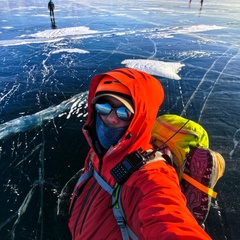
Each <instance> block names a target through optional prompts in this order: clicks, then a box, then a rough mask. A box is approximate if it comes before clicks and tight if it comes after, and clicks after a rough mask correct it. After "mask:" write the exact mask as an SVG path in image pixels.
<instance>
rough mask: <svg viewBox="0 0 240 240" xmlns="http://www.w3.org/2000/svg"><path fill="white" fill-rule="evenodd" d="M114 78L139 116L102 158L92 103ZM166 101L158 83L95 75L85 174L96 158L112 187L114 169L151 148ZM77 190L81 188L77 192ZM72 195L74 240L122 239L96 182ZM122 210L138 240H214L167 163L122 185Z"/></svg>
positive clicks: (121, 73) (142, 77)
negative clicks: (104, 83)
mask: <svg viewBox="0 0 240 240" xmlns="http://www.w3.org/2000/svg"><path fill="white" fill-rule="evenodd" d="M105 75H109V76H111V77H113V78H115V79H117V80H119V81H120V82H121V83H122V84H124V85H125V86H127V87H128V89H129V90H130V92H131V95H132V99H133V105H134V111H135V114H134V117H133V119H132V121H131V123H130V125H129V127H128V129H127V131H126V133H125V134H124V135H123V137H122V138H121V140H120V141H119V143H117V144H116V145H115V146H112V147H110V149H109V150H108V151H107V153H105V154H104V155H102V154H101V153H99V151H98V149H97V148H96V144H95V143H96V141H97V138H96V137H95V135H96V134H95V130H94V126H95V112H94V110H93V105H92V100H93V98H94V96H95V92H96V88H97V85H98V83H99V82H100V80H101V79H102V77H103V76H105ZM163 99H164V92H163V89H162V85H161V84H160V82H159V81H158V80H156V79H155V78H153V77H152V76H150V75H149V74H146V73H144V72H141V71H137V70H134V69H127V68H121V69H115V70H112V71H109V72H107V73H105V74H100V75H97V76H95V77H94V78H93V79H92V81H91V84H90V89H89V97H88V106H89V107H88V118H87V121H86V124H85V125H84V127H83V133H84V135H85V137H86V139H87V141H88V143H89V145H90V148H91V149H90V151H89V153H88V156H87V158H86V160H85V166H84V167H85V171H87V170H88V166H89V160H90V159H91V161H92V165H93V168H94V169H95V171H97V173H98V174H99V175H100V176H101V177H102V178H103V179H104V180H105V181H106V182H107V183H108V184H109V185H110V186H112V187H113V186H114V185H115V180H114V179H113V177H112V176H111V174H110V170H111V169H112V168H113V167H114V166H116V165H117V163H119V162H120V161H122V160H123V158H124V156H126V155H127V154H129V153H131V152H133V151H135V150H138V149H140V148H141V149H142V150H143V151H146V150H149V149H152V146H151V145H150V143H149V142H150V138H151V130H152V127H153V124H154V121H155V119H156V116H157V113H158V109H159V107H160V105H161V104H162V101H163ZM75 190H76V189H75ZM78 192H79V194H78V195H75V194H73V198H72V202H71V207H70V219H69V229H70V231H71V234H72V239H73V240H80V239H81V240H90V239H91V240H95V239H96V240H101V239H104V240H106V239H109V240H110V239H111V240H112V239H117V240H118V239H122V235H121V232H120V229H119V227H118V225H117V223H116V220H115V217H114V215H113V211H112V208H111V196H110V195H109V194H108V193H107V192H106V191H105V190H104V189H102V188H101V186H100V185H99V184H98V182H97V181H96V179H95V178H94V177H91V178H90V179H87V180H86V181H84V182H83V183H82V184H81V185H80V186H79V187H78ZM121 199H122V207H123V209H124V213H125V216H126V222H127V224H128V226H129V227H130V228H131V229H132V230H133V232H134V233H135V234H136V235H137V236H138V239H154V240H156V239H171V240H172V239H184V240H185V239H191V240H192V239H210V238H209V236H208V235H207V234H206V233H205V232H204V230H203V229H202V228H201V227H200V226H199V225H198V224H197V222H196V220H195V219H194V218H193V216H192V215H191V213H190V212H189V210H188V209H187V207H186V200H185V197H184V196H183V194H182V193H181V190H180V187H179V181H178V177H177V174H176V171H175V170H174V168H173V167H171V166H169V165H167V164H166V163H165V162H164V161H155V162H152V163H149V164H146V165H144V166H143V167H142V168H141V169H140V170H138V171H136V172H134V173H133V174H132V175H131V176H130V177H129V179H128V180H127V181H126V182H125V183H124V184H123V187H122V193H121Z"/></svg>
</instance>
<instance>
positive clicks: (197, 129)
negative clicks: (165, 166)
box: [151, 114, 209, 180]
mask: <svg viewBox="0 0 240 240" xmlns="http://www.w3.org/2000/svg"><path fill="white" fill-rule="evenodd" d="M151 143H152V145H153V146H154V147H155V148H160V149H161V148H164V147H165V146H167V147H168V148H169V149H170V151H171V153H172V157H173V164H174V165H173V166H174V168H175V169H176V171H177V174H178V177H179V179H180V180H181V179H182V171H183V167H184V163H185V161H186V157H187V154H188V153H189V152H190V150H191V149H193V148H209V139H208V134H207V132H206V130H205V129H204V128H203V127H202V126H201V125H200V124H198V123H196V122H194V121H192V120H190V119H186V118H183V117H181V116H178V115H175V114H164V115H162V116H159V117H158V118H157V119H156V121H155V123H154V126H153V129H152V139H151Z"/></svg>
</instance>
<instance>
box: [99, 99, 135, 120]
mask: <svg viewBox="0 0 240 240" xmlns="http://www.w3.org/2000/svg"><path fill="white" fill-rule="evenodd" d="M95 110H96V111H97V113H99V114H100V115H108V114H110V113H111V112H112V110H115V112H116V115H117V116H118V118H119V119H121V120H123V121H129V120H131V118H132V116H133V114H132V113H131V112H130V111H129V110H128V109H127V108H126V107H125V106H121V107H118V108H114V107H112V106H111V105H110V104H109V103H96V104H95Z"/></svg>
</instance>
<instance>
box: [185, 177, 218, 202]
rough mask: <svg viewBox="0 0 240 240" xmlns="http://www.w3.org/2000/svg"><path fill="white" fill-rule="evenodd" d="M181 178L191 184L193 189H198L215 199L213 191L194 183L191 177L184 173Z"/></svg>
mask: <svg viewBox="0 0 240 240" xmlns="http://www.w3.org/2000/svg"><path fill="white" fill-rule="evenodd" d="M182 178H183V179H185V180H186V181H187V182H189V183H191V184H192V185H193V186H194V187H196V188H198V189H200V190H201V191H202V192H204V193H206V194H208V195H209V196H211V197H213V198H216V197H217V193H216V192H214V191H213V189H211V188H208V187H206V186H204V185H203V184H201V183H200V182H198V181H196V180H195V179H193V178H192V177H190V176H189V175H187V174H186V173H183V174H182Z"/></svg>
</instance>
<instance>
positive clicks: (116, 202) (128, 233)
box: [112, 183, 138, 240]
mask: <svg viewBox="0 0 240 240" xmlns="http://www.w3.org/2000/svg"><path fill="white" fill-rule="evenodd" d="M121 192H122V185H120V184H118V183H117V184H116V185H115V191H114V193H113V194H112V204H113V214H114V216H115V218H116V221H117V225H118V226H119V228H120V230H121V233H122V238H123V240H129V239H130V238H131V239H132V240H137V239H138V237H137V235H136V234H135V233H134V232H133V231H132V229H131V228H130V227H129V226H128V225H127V223H126V217H125V214H124V211H123V207H122V202H121ZM129 237H130V238H129Z"/></svg>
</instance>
